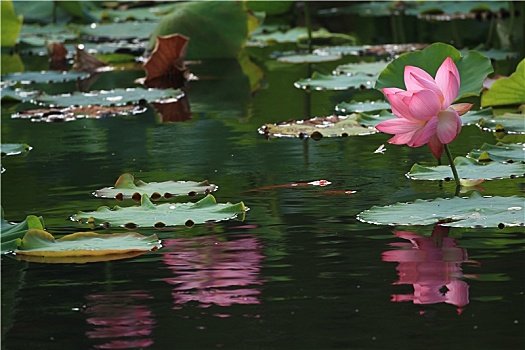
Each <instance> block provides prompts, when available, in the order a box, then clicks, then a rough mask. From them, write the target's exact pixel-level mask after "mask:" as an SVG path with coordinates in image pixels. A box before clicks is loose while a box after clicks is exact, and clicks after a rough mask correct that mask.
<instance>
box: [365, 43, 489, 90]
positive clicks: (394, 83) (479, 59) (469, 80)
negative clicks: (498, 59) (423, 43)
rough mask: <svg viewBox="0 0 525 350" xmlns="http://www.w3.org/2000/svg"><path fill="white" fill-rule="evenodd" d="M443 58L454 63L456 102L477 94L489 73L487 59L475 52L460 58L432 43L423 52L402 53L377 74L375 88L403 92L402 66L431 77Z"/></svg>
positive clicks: (453, 50) (458, 53) (458, 55)
mask: <svg viewBox="0 0 525 350" xmlns="http://www.w3.org/2000/svg"><path fill="white" fill-rule="evenodd" d="M447 57H451V58H452V59H453V60H454V63H455V64H456V66H457V67H458V71H459V75H460V79H461V86H460V89H459V93H458V98H457V99H461V98H464V97H469V96H477V95H479V93H480V91H481V89H482V88H483V80H484V79H485V78H486V77H487V75H488V74H490V73H492V71H493V69H492V65H491V63H490V59H489V58H488V57H485V56H483V55H482V54H480V53H478V52H476V51H468V52H467V53H466V54H465V55H464V56H461V53H460V52H459V51H458V50H457V49H456V48H454V47H453V46H451V45H447V44H443V43H435V44H432V45H430V46H428V47H427V48H426V49H424V50H420V51H419V50H418V51H415V52H408V53H405V54H402V55H401V56H399V57H398V58H396V59H395V60H393V61H392V62H390V63H389V64H388V66H387V67H386V68H385V69H384V70H383V72H381V74H380V75H379V78H378V79H377V82H376V85H375V88H376V89H382V88H391V87H397V88H400V89H406V87H405V82H404V78H403V76H404V70H405V67H406V66H416V67H419V68H421V69H423V70H424V71H426V72H428V73H429V74H430V75H431V76H433V77H435V75H436V72H437V70H438V68H439V66H441V64H442V63H443V61H444V60H445V59H446V58H447Z"/></svg>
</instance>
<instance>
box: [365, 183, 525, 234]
mask: <svg viewBox="0 0 525 350" xmlns="http://www.w3.org/2000/svg"><path fill="white" fill-rule="evenodd" d="M523 210H524V208H523V198H522V197H518V196H512V197H488V198H485V197H482V196H481V195H479V194H478V193H477V192H473V193H472V195H471V196H470V198H461V197H454V198H451V199H443V198H437V199H434V200H431V201H425V200H421V199H417V200H415V201H414V202H413V203H396V204H392V205H388V206H384V207H377V206H374V207H372V208H371V209H368V210H365V211H363V212H361V213H360V214H358V215H357V218H358V220H360V221H362V222H366V223H370V224H376V225H391V226H396V225H406V226H411V225H430V224H435V223H438V222H440V225H441V226H451V227H479V228H481V227H499V228H503V227H505V226H525V222H524V216H523V213H524V211H523Z"/></svg>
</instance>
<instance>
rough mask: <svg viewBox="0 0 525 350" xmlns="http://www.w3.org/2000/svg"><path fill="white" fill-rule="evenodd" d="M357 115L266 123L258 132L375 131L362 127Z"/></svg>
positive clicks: (333, 134)
mask: <svg viewBox="0 0 525 350" xmlns="http://www.w3.org/2000/svg"><path fill="white" fill-rule="evenodd" d="M357 118H358V115H357V114H352V115H349V116H336V115H332V116H328V117H317V118H312V119H308V120H298V121H295V120H293V121H289V122H284V123H279V124H266V125H264V126H262V127H261V128H259V133H260V134H264V135H266V136H267V137H269V136H274V137H299V138H304V137H311V138H313V139H320V138H322V137H338V136H343V137H346V136H356V135H369V134H374V133H376V132H377V130H376V129H375V128H372V127H364V126H362V125H361V124H360V123H359V122H358V121H357Z"/></svg>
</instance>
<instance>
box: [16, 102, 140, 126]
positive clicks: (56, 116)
mask: <svg viewBox="0 0 525 350" xmlns="http://www.w3.org/2000/svg"><path fill="white" fill-rule="evenodd" d="M146 110H147V108H146V107H144V106H117V107H112V106H97V105H93V106H85V107H82V106H81V107H76V106H70V107H64V108H44V109H30V110H27V111H22V112H18V113H16V114H13V115H12V116H11V117H12V118H21V119H31V121H32V122H70V121H74V120H77V119H85V118H92V119H100V118H108V117H115V116H117V115H136V114H141V113H144V112H146Z"/></svg>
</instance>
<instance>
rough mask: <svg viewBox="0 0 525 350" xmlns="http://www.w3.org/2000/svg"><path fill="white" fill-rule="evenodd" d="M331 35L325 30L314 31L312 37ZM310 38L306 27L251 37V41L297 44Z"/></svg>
mask: <svg viewBox="0 0 525 350" xmlns="http://www.w3.org/2000/svg"><path fill="white" fill-rule="evenodd" d="M326 34H330V32H329V31H327V30H326V29H324V28H321V29H319V30H316V31H312V37H316V36H320V35H326ZM307 37H308V30H307V29H306V28H305V27H296V28H292V29H289V30H287V31H285V32H283V31H275V32H271V33H260V34H255V35H252V36H251V37H250V41H252V42H253V41H257V42H264V43H297V42H298V41H299V40H301V39H302V38H307Z"/></svg>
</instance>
